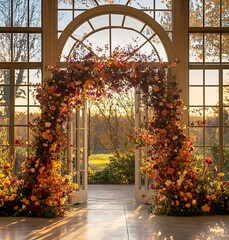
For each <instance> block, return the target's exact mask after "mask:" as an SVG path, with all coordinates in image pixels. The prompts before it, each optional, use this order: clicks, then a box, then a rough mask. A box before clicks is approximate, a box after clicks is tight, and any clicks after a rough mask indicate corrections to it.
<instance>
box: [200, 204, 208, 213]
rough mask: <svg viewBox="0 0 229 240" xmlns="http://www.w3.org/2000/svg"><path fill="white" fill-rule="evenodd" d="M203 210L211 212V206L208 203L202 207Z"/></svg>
mask: <svg viewBox="0 0 229 240" xmlns="http://www.w3.org/2000/svg"><path fill="white" fill-rule="evenodd" d="M201 210H202V211H203V212H209V211H210V206H208V204H205V205H203V206H202V207H201Z"/></svg>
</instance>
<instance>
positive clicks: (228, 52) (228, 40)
mask: <svg viewBox="0 0 229 240" xmlns="http://www.w3.org/2000/svg"><path fill="white" fill-rule="evenodd" d="M228 18H229V16H228ZM228 44H229V34H226V33H225V34H222V62H229V45H228Z"/></svg>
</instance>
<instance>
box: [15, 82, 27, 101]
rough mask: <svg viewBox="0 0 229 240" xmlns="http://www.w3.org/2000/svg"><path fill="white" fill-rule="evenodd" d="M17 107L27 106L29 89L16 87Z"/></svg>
mask: <svg viewBox="0 0 229 240" xmlns="http://www.w3.org/2000/svg"><path fill="white" fill-rule="evenodd" d="M15 93H16V95H15V105H27V104H28V87H27V86H17V87H15Z"/></svg>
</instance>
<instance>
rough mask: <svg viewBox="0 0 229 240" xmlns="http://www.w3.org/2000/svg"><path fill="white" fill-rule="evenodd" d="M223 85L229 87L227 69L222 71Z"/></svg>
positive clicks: (228, 71) (228, 70)
mask: <svg viewBox="0 0 229 240" xmlns="http://www.w3.org/2000/svg"><path fill="white" fill-rule="evenodd" d="M223 85H229V69H224V70H223Z"/></svg>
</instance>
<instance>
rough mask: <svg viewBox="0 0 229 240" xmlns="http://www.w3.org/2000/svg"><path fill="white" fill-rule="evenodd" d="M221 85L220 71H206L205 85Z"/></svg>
mask: <svg viewBox="0 0 229 240" xmlns="http://www.w3.org/2000/svg"><path fill="white" fill-rule="evenodd" d="M218 84H219V70H205V85H218Z"/></svg>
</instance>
